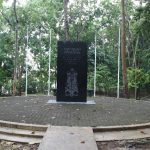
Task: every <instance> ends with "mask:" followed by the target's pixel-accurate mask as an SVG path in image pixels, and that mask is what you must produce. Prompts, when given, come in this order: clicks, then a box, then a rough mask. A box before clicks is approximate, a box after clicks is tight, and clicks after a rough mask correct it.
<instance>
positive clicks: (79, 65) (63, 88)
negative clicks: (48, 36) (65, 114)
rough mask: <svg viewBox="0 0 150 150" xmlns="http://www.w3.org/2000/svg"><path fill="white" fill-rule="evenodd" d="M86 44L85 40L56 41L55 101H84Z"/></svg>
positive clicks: (85, 94)
mask: <svg viewBox="0 0 150 150" xmlns="http://www.w3.org/2000/svg"><path fill="white" fill-rule="evenodd" d="M86 97H87V45H86V43H85V42H70V41H67V42H62V41H59V42H58V57H57V101H58V102H86V101H87V100H86Z"/></svg>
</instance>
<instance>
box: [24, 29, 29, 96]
mask: <svg viewBox="0 0 150 150" xmlns="http://www.w3.org/2000/svg"><path fill="white" fill-rule="evenodd" d="M28 32H29V31H28V26H27V47H26V87H25V96H27V95H28V64H27V60H28V58H27V57H28V44H29V34H28Z"/></svg>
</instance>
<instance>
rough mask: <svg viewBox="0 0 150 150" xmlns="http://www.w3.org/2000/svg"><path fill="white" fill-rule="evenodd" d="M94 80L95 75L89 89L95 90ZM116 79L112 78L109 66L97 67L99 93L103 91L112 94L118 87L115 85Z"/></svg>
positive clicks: (92, 76)
mask: <svg viewBox="0 0 150 150" xmlns="http://www.w3.org/2000/svg"><path fill="white" fill-rule="evenodd" d="M93 80H94V74H91V78H90V81H89V85H88V86H89V89H93V83H94V82H93ZM115 83H116V82H115V79H114V78H113V76H112V73H111V71H110V69H109V68H108V66H106V65H98V66H97V73H96V86H97V91H103V92H106V93H108V92H111V90H112V89H113V88H115V87H116V85H115Z"/></svg>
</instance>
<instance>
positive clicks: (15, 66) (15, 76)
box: [13, 0, 19, 95]
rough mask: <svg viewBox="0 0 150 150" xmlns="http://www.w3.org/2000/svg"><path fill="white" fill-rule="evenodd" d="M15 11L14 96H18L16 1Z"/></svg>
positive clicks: (14, 4)
mask: <svg viewBox="0 0 150 150" xmlns="http://www.w3.org/2000/svg"><path fill="white" fill-rule="evenodd" d="M13 10H14V16H15V58H14V81H13V95H16V82H17V63H18V51H19V46H18V23H19V22H18V17H17V10H16V0H14V2H13Z"/></svg>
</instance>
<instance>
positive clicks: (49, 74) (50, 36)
mask: <svg viewBox="0 0 150 150" xmlns="http://www.w3.org/2000/svg"><path fill="white" fill-rule="evenodd" d="M51 41H52V31H51V29H50V33H49V68H48V96H50V76H51V71H50V70H51Z"/></svg>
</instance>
